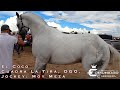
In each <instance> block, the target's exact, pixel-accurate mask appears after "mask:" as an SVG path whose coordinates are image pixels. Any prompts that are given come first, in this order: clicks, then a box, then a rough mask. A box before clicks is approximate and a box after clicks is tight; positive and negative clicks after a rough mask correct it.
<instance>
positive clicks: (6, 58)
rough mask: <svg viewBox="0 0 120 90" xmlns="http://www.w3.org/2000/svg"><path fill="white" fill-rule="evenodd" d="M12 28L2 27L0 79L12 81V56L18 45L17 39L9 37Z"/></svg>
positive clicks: (0, 35) (0, 37)
mask: <svg viewBox="0 0 120 90" xmlns="http://www.w3.org/2000/svg"><path fill="white" fill-rule="evenodd" d="M9 33H10V28H9V26H8V25H6V24H5V25H2V26H1V34H0V79H5V78H2V77H5V76H7V79H10V75H11V70H12V55H13V49H14V44H15V43H17V38H15V37H13V36H11V35H9Z"/></svg>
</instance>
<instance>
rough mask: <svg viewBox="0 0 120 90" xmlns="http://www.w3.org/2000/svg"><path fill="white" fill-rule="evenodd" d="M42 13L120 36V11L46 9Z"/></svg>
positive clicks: (96, 31)
mask: <svg viewBox="0 0 120 90" xmlns="http://www.w3.org/2000/svg"><path fill="white" fill-rule="evenodd" d="M42 13H43V14H45V15H50V14H51V15H52V16H53V17H55V18H54V19H57V22H58V21H59V20H61V19H63V20H66V21H68V22H74V23H79V24H82V25H84V26H87V27H89V28H93V30H92V31H91V32H93V33H108V34H112V35H117V36H120V28H118V27H120V11H57V12H56V11H50V12H48V11H44V12H42ZM51 21H52V20H51ZM54 21H55V20H54ZM55 22H56V21H55Z"/></svg>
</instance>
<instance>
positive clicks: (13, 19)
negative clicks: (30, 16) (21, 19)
mask: <svg viewBox="0 0 120 90" xmlns="http://www.w3.org/2000/svg"><path fill="white" fill-rule="evenodd" d="M18 13H19V14H22V13H23V12H22V11H18ZM0 15H9V16H10V18H7V20H6V21H4V20H1V21H0V27H1V26H2V25H3V24H8V25H9V27H10V29H11V30H12V31H13V32H14V31H18V28H17V26H16V23H17V22H16V18H17V17H16V16H15V15H16V11H0ZM0 33H1V30H0Z"/></svg>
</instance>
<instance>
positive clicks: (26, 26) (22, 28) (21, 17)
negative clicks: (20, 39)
mask: <svg viewBox="0 0 120 90" xmlns="http://www.w3.org/2000/svg"><path fill="white" fill-rule="evenodd" d="M20 20H21V23H22V27H21V28H20V31H22V29H23V28H27V30H28V31H29V29H30V28H29V27H27V26H24V24H23V21H22V16H20ZM17 27H19V26H18V25H17Z"/></svg>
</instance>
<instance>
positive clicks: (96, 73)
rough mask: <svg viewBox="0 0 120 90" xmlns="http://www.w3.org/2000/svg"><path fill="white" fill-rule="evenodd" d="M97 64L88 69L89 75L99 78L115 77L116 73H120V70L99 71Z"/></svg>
mask: <svg viewBox="0 0 120 90" xmlns="http://www.w3.org/2000/svg"><path fill="white" fill-rule="evenodd" d="M96 66H97V65H91V69H90V70H89V71H88V75H89V76H90V77H97V78H101V77H104V78H115V77H117V76H116V75H118V74H119V71H118V70H99V71H97V68H96Z"/></svg>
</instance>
